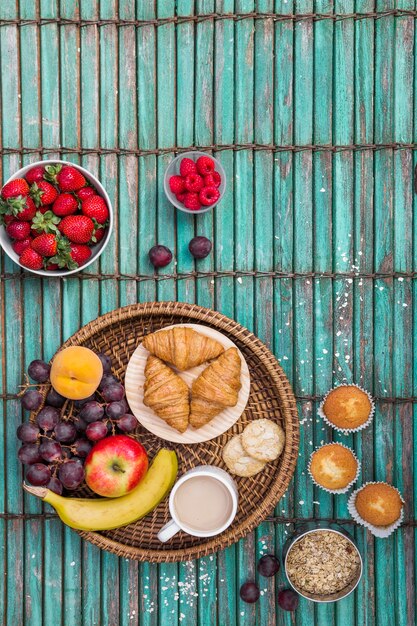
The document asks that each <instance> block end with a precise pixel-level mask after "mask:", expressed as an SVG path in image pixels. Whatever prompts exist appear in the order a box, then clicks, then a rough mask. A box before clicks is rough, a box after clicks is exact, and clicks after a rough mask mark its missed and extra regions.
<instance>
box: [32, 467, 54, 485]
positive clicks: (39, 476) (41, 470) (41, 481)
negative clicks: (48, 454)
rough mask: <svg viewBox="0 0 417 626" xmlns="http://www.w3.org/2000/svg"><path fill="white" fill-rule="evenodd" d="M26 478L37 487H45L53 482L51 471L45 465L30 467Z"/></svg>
mask: <svg viewBox="0 0 417 626" xmlns="http://www.w3.org/2000/svg"><path fill="white" fill-rule="evenodd" d="M26 478H27V479H28V481H29V482H30V483H31V484H32V485H35V487H44V486H45V485H47V484H48V483H49V481H50V480H51V470H50V469H49V467H47V466H46V465H44V463H35V464H34V465H31V466H30V467H29V469H28V471H27V474H26Z"/></svg>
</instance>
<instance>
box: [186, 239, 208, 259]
mask: <svg viewBox="0 0 417 626" xmlns="http://www.w3.org/2000/svg"><path fill="white" fill-rule="evenodd" d="M211 248H212V243H211V241H210V239H207V237H202V236H199V237H194V238H193V239H191V241H190V243H189V244H188V249H189V251H190V252H191V254H192V255H193V257H194V258H195V259H205V258H206V256H208V255H209V254H210V252H211Z"/></svg>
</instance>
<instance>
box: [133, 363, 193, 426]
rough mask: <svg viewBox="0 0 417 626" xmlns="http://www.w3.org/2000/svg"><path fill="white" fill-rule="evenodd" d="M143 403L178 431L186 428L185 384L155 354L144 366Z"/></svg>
mask: <svg viewBox="0 0 417 626" xmlns="http://www.w3.org/2000/svg"><path fill="white" fill-rule="evenodd" d="M144 392H145V393H144V396H143V403H144V404H145V406H148V407H150V408H151V409H152V410H153V411H154V412H155V413H156V414H157V415H158V417H160V418H161V419H163V420H165V421H166V423H167V424H168V425H169V426H172V428H175V429H176V430H178V431H179V432H180V433H183V432H184V431H185V430H187V426H188V416H189V413H190V401H189V390H188V386H187V384H186V383H185V382H184V381H183V380H182V378H180V377H179V376H178V374H176V373H175V372H174V371H173V370H172V369H171V368H170V367H168V366H167V365H165V363H163V362H162V361H160V359H158V358H157V357H156V356H149V357H148V360H147V362H146V366H145V384H144Z"/></svg>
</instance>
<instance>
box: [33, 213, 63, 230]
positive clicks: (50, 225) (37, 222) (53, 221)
mask: <svg viewBox="0 0 417 626" xmlns="http://www.w3.org/2000/svg"><path fill="white" fill-rule="evenodd" d="M60 221H61V218H59V217H58V216H57V215H55V213H52V211H42V209H40V210H39V211H36V215H35V217H34V218H33V220H32V230H33V231H34V232H35V233H38V234H39V235H40V234H41V233H59V230H58V226H57V225H58V224H59V222H60ZM32 234H33V233H32Z"/></svg>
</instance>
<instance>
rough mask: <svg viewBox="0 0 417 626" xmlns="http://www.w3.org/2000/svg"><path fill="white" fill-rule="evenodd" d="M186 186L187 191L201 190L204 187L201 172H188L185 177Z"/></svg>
mask: <svg viewBox="0 0 417 626" xmlns="http://www.w3.org/2000/svg"><path fill="white" fill-rule="evenodd" d="M185 188H186V190H187V191H195V192H197V193H198V192H199V191H200V189H202V188H203V178H202V176H200V175H199V174H188V176H186V177H185Z"/></svg>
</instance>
